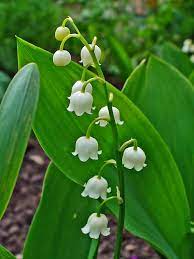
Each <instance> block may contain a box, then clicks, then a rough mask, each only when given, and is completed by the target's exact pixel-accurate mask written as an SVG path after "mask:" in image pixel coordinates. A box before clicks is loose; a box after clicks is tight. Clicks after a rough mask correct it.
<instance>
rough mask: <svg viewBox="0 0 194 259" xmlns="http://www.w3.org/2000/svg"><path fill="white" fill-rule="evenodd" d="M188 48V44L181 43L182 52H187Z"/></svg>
mask: <svg viewBox="0 0 194 259" xmlns="http://www.w3.org/2000/svg"><path fill="white" fill-rule="evenodd" d="M189 49H190V47H189V46H188V45H183V47H182V52H184V53H188V52H189Z"/></svg>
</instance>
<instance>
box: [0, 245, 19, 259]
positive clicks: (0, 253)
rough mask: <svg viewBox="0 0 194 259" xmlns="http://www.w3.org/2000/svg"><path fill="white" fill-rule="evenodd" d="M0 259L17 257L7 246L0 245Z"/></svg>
mask: <svg viewBox="0 0 194 259" xmlns="http://www.w3.org/2000/svg"><path fill="white" fill-rule="evenodd" d="M0 259H16V257H15V256H13V255H12V254H11V253H10V252H9V251H8V250H7V249H6V248H5V247H3V246H2V245H0Z"/></svg>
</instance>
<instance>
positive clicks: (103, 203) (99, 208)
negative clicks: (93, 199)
mask: <svg viewBox="0 0 194 259" xmlns="http://www.w3.org/2000/svg"><path fill="white" fill-rule="evenodd" d="M115 199H117V200H118V197H117V196H111V197H109V198H107V199H106V200H104V201H103V202H101V203H100V205H99V207H98V211H97V216H98V217H100V213H101V211H102V208H103V206H104V205H105V204H106V203H107V202H109V201H111V200H115Z"/></svg>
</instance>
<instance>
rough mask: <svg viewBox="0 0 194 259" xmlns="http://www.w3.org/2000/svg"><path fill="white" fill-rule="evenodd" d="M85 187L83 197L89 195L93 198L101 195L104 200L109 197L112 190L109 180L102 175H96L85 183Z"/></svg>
mask: <svg viewBox="0 0 194 259" xmlns="http://www.w3.org/2000/svg"><path fill="white" fill-rule="evenodd" d="M84 187H85V189H84V191H83V192H82V194H81V195H82V196H83V197H87V196H89V197H90V198H92V199H98V198H99V197H101V198H102V199H103V200H105V199H106V198H107V193H110V192H111V188H110V187H109V188H108V183H107V180H106V179H104V178H103V177H102V176H98V175H95V176H94V177H92V178H91V179H89V180H88V182H87V183H85V185H84Z"/></svg>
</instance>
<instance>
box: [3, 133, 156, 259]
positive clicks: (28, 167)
mask: <svg viewBox="0 0 194 259" xmlns="http://www.w3.org/2000/svg"><path fill="white" fill-rule="evenodd" d="M48 163H49V159H48V158H47V157H46V156H45V154H44V152H43V151H42V149H41V148H40V146H39V145H38V143H37V141H35V140H34V139H33V138H32V139H31V140H30V142H29V145H28V148H27V152H26V155H25V159H24V163H23V166H22V169H21V172H20V175H19V179H18V181H17V184H16V187H15V190H14V193H13V196H12V199H11V202H10V204H9V207H8V209H7V211H6V214H5V216H4V218H3V219H2V221H1V222H0V244H2V245H4V246H5V247H7V248H8V249H9V250H10V251H11V252H13V254H15V255H17V256H18V259H21V258H22V257H21V253H22V248H23V244H24V240H25V237H26V234H27V232H28V229H29V225H30V223H31V221H32V218H33V215H34V213H35V210H36V208H37V206H38V203H39V200H40V196H41V189H42V183H43V178H44V173H45V170H46V167H47V165H48ZM110 225H111V229H112V234H111V235H110V236H109V237H106V238H102V240H101V245H100V248H99V256H98V259H111V258H112V250H113V246H114V240H115V231H116V224H115V221H114V220H113V219H112V218H111V219H110ZM124 258H125V259H148V258H149V259H159V258H160V257H159V256H158V255H157V254H156V253H155V252H154V250H153V249H152V248H151V247H150V246H149V245H148V244H147V243H146V242H144V241H143V240H141V239H139V238H137V237H134V236H133V235H131V234H129V233H127V232H125V233H124V239H123V249H122V259H124ZM55 259H57V258H55Z"/></svg>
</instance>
